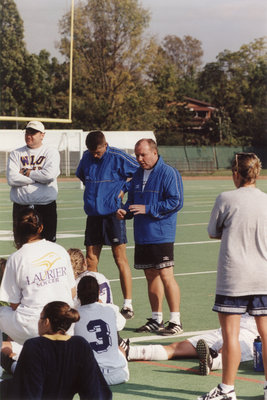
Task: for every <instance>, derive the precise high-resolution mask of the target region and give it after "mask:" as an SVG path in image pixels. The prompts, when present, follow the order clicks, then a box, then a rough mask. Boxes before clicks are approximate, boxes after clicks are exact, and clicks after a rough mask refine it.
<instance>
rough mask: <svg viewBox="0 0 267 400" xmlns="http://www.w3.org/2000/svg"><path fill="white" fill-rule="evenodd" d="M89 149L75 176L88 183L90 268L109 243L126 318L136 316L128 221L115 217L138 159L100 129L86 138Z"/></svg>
mask: <svg viewBox="0 0 267 400" xmlns="http://www.w3.org/2000/svg"><path fill="white" fill-rule="evenodd" d="M85 144H86V147H87V149H88V150H87V151H85V152H84V154H83V157H82V159H81V161H80V163H79V165H78V168H77V171H76V176H77V177H78V178H79V179H80V180H81V181H82V182H83V184H84V185H85V191H84V196H83V199H84V211H85V212H86V214H87V223H86V230H85V242H84V244H85V246H86V261H87V268H88V269H89V270H91V271H97V265H98V262H99V257H100V253H101V250H102V246H103V244H106V245H110V246H111V249H112V253H113V257H114V260H115V263H116V265H117V266H118V269H119V272H120V282H121V288H122V293H123V296H124V303H123V307H122V309H121V313H122V315H123V316H124V317H125V318H126V319H130V318H133V316H134V312H133V307H132V275H131V270H130V266H129V263H128V260H127V256H126V243H127V237H126V226H125V221H122V220H118V219H117V218H116V211H117V209H118V208H120V207H121V202H122V198H123V195H124V193H125V192H127V191H128V187H129V183H130V182H129V180H130V179H131V178H132V176H133V174H134V172H135V171H136V170H137V168H138V163H137V162H136V160H135V159H134V158H133V157H132V156H130V155H128V154H126V153H125V152H123V151H121V150H119V149H116V148H115V147H109V145H108V144H107V142H106V139H105V136H104V134H103V132H101V131H93V132H90V133H89V134H88V135H87V137H86V141H85Z"/></svg>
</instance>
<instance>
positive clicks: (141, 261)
mask: <svg viewBox="0 0 267 400" xmlns="http://www.w3.org/2000/svg"><path fill="white" fill-rule="evenodd" d="M173 248H174V245H173V243H159V244H136V245H135V250H134V268H136V269H147V268H156V269H162V268H166V267H173V266H174V257H173Z"/></svg>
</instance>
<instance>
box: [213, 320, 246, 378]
mask: <svg viewBox="0 0 267 400" xmlns="http://www.w3.org/2000/svg"><path fill="white" fill-rule="evenodd" d="M218 316H219V321H220V325H221V328H222V337H223V347H222V363H223V372H222V383H224V384H226V385H234V383H235V378H236V374H237V370H238V367H239V364H240V360H241V349H240V342H239V331H240V318H241V315H236V314H223V313H219V314H218Z"/></svg>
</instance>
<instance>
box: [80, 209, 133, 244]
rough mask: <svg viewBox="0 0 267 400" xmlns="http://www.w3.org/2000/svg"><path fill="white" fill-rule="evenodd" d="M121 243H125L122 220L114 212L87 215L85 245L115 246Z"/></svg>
mask: <svg viewBox="0 0 267 400" xmlns="http://www.w3.org/2000/svg"><path fill="white" fill-rule="evenodd" d="M123 243H127V237H126V225H125V221H124V220H118V219H117V218H116V214H109V215H101V216H98V215H97V216H89V215H88V216H87V221H86V229H85V239H84V244H85V246H94V245H103V244H107V245H109V246H115V245H118V244H123Z"/></svg>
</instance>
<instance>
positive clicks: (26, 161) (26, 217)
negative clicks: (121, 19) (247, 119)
mask: <svg viewBox="0 0 267 400" xmlns="http://www.w3.org/2000/svg"><path fill="white" fill-rule="evenodd" d="M44 137H45V128H44V125H43V124H42V123H41V122H39V121H30V122H29V123H28V124H27V126H26V128H25V142H26V145H25V146H23V147H21V148H19V149H16V150H14V151H12V152H11V153H10V156H9V159H8V165H7V181H8V184H9V185H10V187H11V191H10V198H11V201H12V202H13V233H14V243H15V246H16V249H17V251H15V252H14V253H13V254H11V256H10V257H9V258H8V260H7V262H6V265H5V267H4V273H3V278H2V282H1V287H0V300H1V301H2V302H6V303H7V305H5V306H2V307H0V330H1V331H2V332H3V333H4V334H5V340H4V341H3V343H2V350H1V365H2V366H3V367H4V369H5V370H6V371H7V372H8V373H9V374H11V375H12V378H10V379H3V380H2V382H1V383H0V389H1V395H2V397H1V398H4V399H14V400H15V399H47V400H48V399H49V400H51V399H72V398H73V396H74V395H75V394H76V393H78V394H79V396H80V398H81V399H95V400H101V399H111V398H112V392H111V390H110V388H109V385H115V384H118V383H123V382H127V381H128V380H129V369H128V361H131V360H140V359H145V360H167V359H171V358H179V357H196V358H199V369H200V374H202V375H207V374H208V373H209V371H210V370H211V369H219V368H222V370H223V372H222V382H221V383H220V384H219V385H218V386H217V387H215V388H214V389H212V390H211V391H210V392H208V393H206V394H204V395H201V396H199V397H198V399H199V400H201V399H202V400H205V399H206V400H209V399H217V400H222V399H225V400H226V399H229V400H230V399H231V400H235V399H236V393H235V388H234V381H235V377H236V374H237V370H238V366H239V363H240V361H246V360H249V359H252V346H253V340H254V339H255V337H256V336H258V335H259V336H260V337H261V341H262V356H263V364H264V370H265V374H267V207H266V204H267V194H266V193H264V192H262V191H261V190H259V189H258V188H257V187H256V179H257V178H258V176H259V174H260V169H261V162H260V160H259V158H258V157H257V156H256V154H254V153H237V154H236V155H235V157H234V160H233V162H232V172H233V181H234V184H235V186H236V189H235V190H232V191H229V192H223V193H221V194H220V195H219V196H218V197H217V199H216V202H215V204H214V207H213V210H212V212H211V216H210V221H209V224H208V233H209V236H210V237H211V238H216V239H218V238H219V239H221V247H220V254H219V260H218V273H217V285H216V297H215V304H214V307H213V310H214V311H216V312H217V313H218V317H219V321H220V325H221V329H219V330H216V331H214V332H211V333H210V334H208V335H206V336H205V337H204V336H202V337H199V336H197V337H193V338H190V339H188V340H184V341H180V342H174V343H172V344H171V345H168V346H162V345H148V346H133V345H131V344H130V343H129V340H126V339H122V338H121V337H120V334H119V331H121V330H122V329H123V328H124V326H125V323H126V321H127V319H131V318H133V317H134V309H133V302H132V297H133V296H132V276H131V269H130V266H129V263H128V260H127V256H126V243H127V237H126V224H125V220H126V219H131V218H133V219H134V240H135V251H134V268H136V269H142V270H144V274H145V277H146V280H147V287H148V299H149V303H150V306H151V316H150V317H149V318H147V322H146V323H144V325H142V326H140V327H138V328H136V331H137V332H156V333H158V334H159V335H164V336H166V335H167V336H177V335H179V334H181V333H182V332H183V327H182V323H181V320H180V289H179V286H178V284H177V282H176V280H175V277H174V272H173V270H174V242H175V234H176V223H177V213H178V211H179V210H180V209H181V208H182V206H183V184H182V178H181V175H180V173H179V172H178V171H177V170H176V169H175V168H173V167H171V166H169V165H167V164H166V163H165V162H164V161H163V159H162V158H161V156H160V155H159V154H158V149H157V145H156V143H155V142H154V141H153V140H152V139H141V140H139V141H138V142H137V143H136V145H135V158H134V157H132V156H131V155H129V154H126V153H125V152H123V151H121V150H119V149H117V148H114V147H110V146H109V145H108V143H107V142H106V139H105V136H104V134H103V133H102V132H101V131H92V132H90V133H89V134H88V135H87V137H86V147H87V150H86V151H85V152H84V154H83V157H82V159H81V160H80V162H79V165H78V168H77V171H76V176H77V177H78V178H79V179H80V180H81V181H82V183H83V184H84V211H85V213H86V214H87V220H86V228H85V240H84V244H85V247H86V256H85V257H84V255H83V253H82V251H81V250H80V249H75V248H71V249H68V251H67V250H66V249H64V248H63V247H62V246H60V245H58V244H57V243H55V242H56V230H57V204H56V199H57V194H58V187H57V177H58V175H59V173H60V170H59V164H60V157H59V153H58V151H57V150H56V149H55V148H53V147H49V146H46V145H45V144H44V143H43V139H44ZM125 193H127V201H126V202H124V194H125ZM103 245H109V246H111V250H112V254H113V258H114V261H115V263H116V265H117V267H118V270H119V277H120V284H121V290H122V294H123V298H124V301H123V304H122V307H121V309H119V307H118V306H116V305H114V304H113V298H112V291H111V287H110V284H109V281H108V280H107V279H106V278H105V276H104V275H103V274H101V273H100V272H98V264H99V258H100V254H101V250H102V246H103ZM4 261H5V260H3V262H4ZM4 263H5V262H4ZM164 296H165V297H166V300H167V303H168V306H169V311H170V316H169V320H168V323H167V324H164V320H163V312H162V303H163V298H164ZM265 379H266V381H265V384H264V400H267V375H266V376H265Z"/></svg>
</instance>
